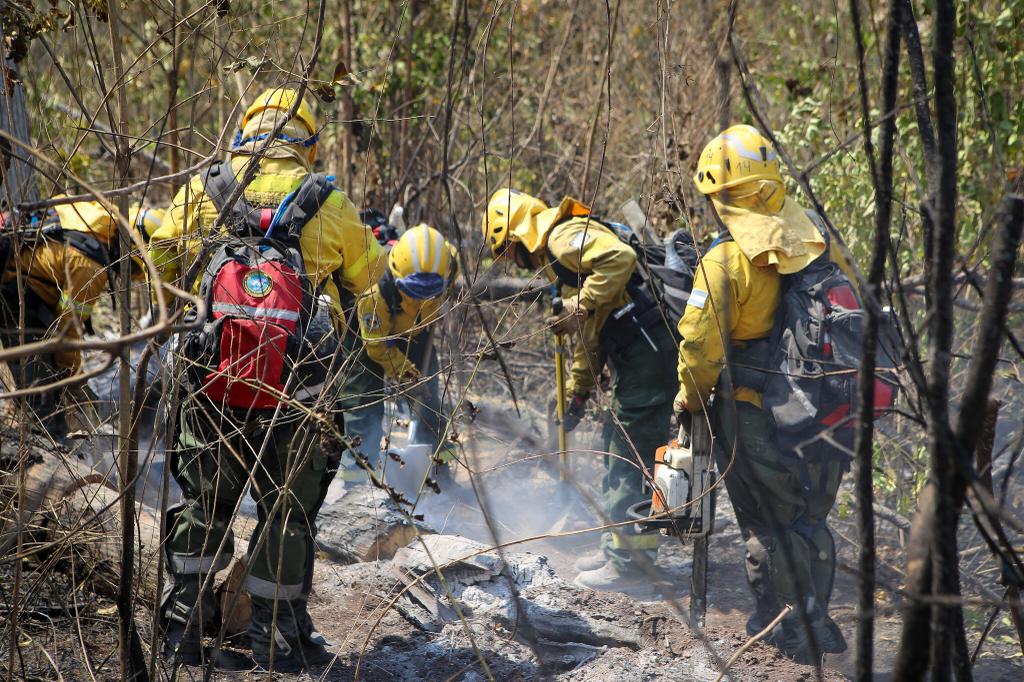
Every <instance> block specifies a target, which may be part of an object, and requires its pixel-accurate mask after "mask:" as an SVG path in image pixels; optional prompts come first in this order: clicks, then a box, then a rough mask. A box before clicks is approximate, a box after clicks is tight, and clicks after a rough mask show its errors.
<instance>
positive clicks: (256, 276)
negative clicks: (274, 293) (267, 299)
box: [242, 270, 274, 298]
mask: <svg viewBox="0 0 1024 682" xmlns="http://www.w3.org/2000/svg"><path fill="white" fill-rule="evenodd" d="M242 286H243V287H245V293H247V294H249V295H250V296H253V297H254V298H263V297H264V296H266V295H267V294H269V293H270V290H271V289H273V288H274V280H272V279H270V275H268V274H267V273H265V272H263V271H262V270H250V271H249V272H248V273H246V275H245V279H244V280H242Z"/></svg>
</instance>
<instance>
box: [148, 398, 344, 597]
mask: <svg viewBox="0 0 1024 682" xmlns="http://www.w3.org/2000/svg"><path fill="white" fill-rule="evenodd" d="M221 412H222V411H221V410H220V409H219V407H215V406H213V405H211V404H209V403H208V402H206V401H204V400H199V399H193V400H189V401H187V402H186V403H184V404H183V406H182V408H181V413H180V429H181V433H180V436H179V438H178V446H179V447H178V449H177V451H176V453H175V454H174V456H173V458H172V472H173V474H174V477H175V480H176V481H177V482H178V484H179V485H180V486H181V488H182V492H183V494H184V501H183V502H182V503H181V504H180V505H178V508H177V509H176V510H175V513H174V515H173V518H169V519H168V532H167V536H166V542H165V547H166V551H167V553H168V556H169V557H170V561H169V567H170V569H171V571H172V572H176V571H177V569H176V567H180V568H181V569H182V570H183V571H184V570H186V569H190V568H193V567H199V568H202V565H204V564H205V562H206V561H207V560H208V559H207V558H208V557H213V556H216V555H217V554H218V548H220V547H221V546H222V545H223V548H222V549H221V551H220V555H221V556H222V557H230V556H231V554H232V552H233V550H234V547H233V544H234V543H233V537H232V535H231V532H230V526H231V522H232V519H233V514H234V510H235V507H236V505H237V503H238V499H239V497H240V496H241V495H242V492H243V491H244V489H245V485H246V483H247V482H248V481H249V480H250V478H251V480H252V482H253V486H252V490H251V494H252V497H253V499H254V500H255V501H256V508H257V513H258V521H257V524H256V528H255V529H254V531H253V536H252V539H251V540H250V543H249V557H248V565H249V571H250V575H251V576H252V577H253V578H255V579H259V580H263V581H267V582H272V583H274V584H275V585H281V586H282V589H285V590H286V591H288V590H292V589H293V588H294V589H297V590H299V591H301V589H302V585H303V584H304V583H305V582H306V581H307V576H308V572H309V571H311V569H312V561H313V534H314V532H315V525H314V523H315V517H316V512H317V511H318V508H319V506H320V504H321V503H322V501H323V489H324V486H325V485H326V484H328V483H329V482H330V478H329V477H328V476H327V475H326V472H327V470H328V466H327V457H326V456H325V455H324V453H323V452H322V451H321V450H320V448H319V444H318V442H315V441H316V439H315V435H316V431H315V430H314V429H312V428H308V427H307V426H306V425H305V424H304V423H303V422H302V421H301V419H302V418H301V416H300V415H288V416H287V417H281V416H279V417H278V419H277V420H276V422H275V423H273V424H271V423H270V421H269V418H266V417H251V418H250V419H249V421H248V422H246V423H243V424H238V423H235V422H234V421H233V420H232V418H231V417H230V416H226V415H222V414H221ZM218 433H220V434H223V437H222V438H219V437H218ZM264 443H265V446H264ZM275 507H276V510H275ZM189 559H191V560H192V563H190V562H189ZM216 563H218V564H219V563H220V561H217V562H216ZM185 574H186V573H184V572H178V575H185ZM295 586H298V587H297V588H296V587H295ZM180 606H181V607H183V608H187V607H188V606H189V605H184V604H183V605H180Z"/></svg>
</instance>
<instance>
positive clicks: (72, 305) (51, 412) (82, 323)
mask: <svg viewBox="0 0 1024 682" xmlns="http://www.w3.org/2000/svg"><path fill="white" fill-rule="evenodd" d="M160 217H161V212H160V211H155V210H142V209H140V208H139V207H138V206H135V207H133V208H132V209H131V212H130V215H129V223H130V224H133V225H135V227H136V229H138V230H139V232H140V233H141V234H142V235H146V234H147V233H148V230H149V229H152V228H153V227H155V226H156V225H158V224H159V221H160ZM15 231H16V232H17V234H16V235H15V234H13V233H14V232H15ZM136 255H137V254H136ZM134 263H135V261H134V260H133V267H132V276H133V277H140V276H141V274H142V271H141V269H140V268H138V267H136V266H135V265H134ZM120 265H121V264H120V238H119V236H118V218H117V215H116V213H115V214H112V213H110V212H108V211H107V209H106V208H104V207H103V206H102V205H101V204H99V203H98V202H95V201H80V202H76V203H73V204H61V205H58V206H56V207H54V208H51V209H49V210H46V211H42V212H39V213H32V214H28V215H11V214H4V215H3V218H2V225H0V272H2V280H0V282H2V283H0V343H2V345H3V347H5V348H12V347H14V346H17V345H19V344H22V343H32V342H35V341H41V340H43V339H46V338H54V337H62V338H63V339H65V340H66V341H77V340H79V339H81V338H82V336H83V333H85V332H90V331H91V330H92V317H91V316H92V310H93V307H94V306H95V304H96V302H97V301H98V300H99V299H100V297H101V296H102V295H103V293H104V292H105V291H110V292H112V291H113V280H114V279H115V278H116V277H117V276H118V274H119V273H120ZM19 284H20V288H21V292H20V297H19ZM22 316H23V320H24V322H23V324H22V322H21V320H22ZM81 363H82V357H81V352H80V351H79V350H77V349H67V348H66V349H61V350H57V351H54V352H48V353H37V354H34V355H31V356H28V357H25V358H20V359H15V360H13V361H9V362H8V363H7V364H8V365H9V367H10V370H11V375H12V377H13V379H14V382H15V384H17V386H18V387H20V388H29V387H33V386H41V385H45V384H50V383H53V382H55V381H59V380H60V379H63V378H66V377H70V376H72V375H74V374H75V373H76V372H78V371H79V369H80V367H81ZM9 388H11V389H13V388H14V387H9ZM94 399H95V396H93V395H92V392H91V391H90V390H89V388H88V385H87V384H82V385H80V386H76V387H69V388H66V389H64V390H57V391H45V392H43V393H38V394H35V395H34V396H31V397H30V398H29V407H30V408H32V410H33V411H34V413H35V418H36V419H38V420H39V423H40V426H41V427H42V428H43V429H44V430H45V431H47V432H48V433H49V434H50V435H51V436H54V437H57V438H60V437H62V436H65V435H67V433H68V432H69V431H76V430H80V429H88V430H91V429H94V428H96V426H98V416H97V414H96V411H95V407H94V406H93V400H94Z"/></svg>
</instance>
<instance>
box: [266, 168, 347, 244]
mask: <svg viewBox="0 0 1024 682" xmlns="http://www.w3.org/2000/svg"><path fill="white" fill-rule="evenodd" d="M335 189H336V188H335V186H334V183H333V182H331V180H330V179H329V178H328V177H327V176H326V175H324V174H323V173H310V174H309V175H307V176H306V177H305V178H303V180H302V184H300V185H299V186H298V188H297V189H296V190H295V191H294V192H292V193H291V194H289V195H288V196H286V197H285V198H284V201H282V202H281V205H280V206H278V207H277V211H275V212H274V216H273V219H272V220H271V223H270V225H269V226H268V227H267V230H266V234H267V236H268V237H271V236H274V232H275V230H280V229H282V226H283V229H285V230H286V232H285V234H283V235H281V236H279V237H277V238H278V239H283V240H285V241H288V242H291V243H293V244H296V243H298V240H299V237H300V236H301V235H302V228H303V227H305V226H306V223H308V222H309V221H310V220H312V219H313V216H315V215H316V214H317V213H319V212H320V209H321V208H322V207H323V205H324V204H325V203H327V199H328V198H329V197H330V196H331V193H332V192H334V190H335Z"/></svg>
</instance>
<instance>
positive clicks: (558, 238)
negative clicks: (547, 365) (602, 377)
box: [545, 216, 636, 394]
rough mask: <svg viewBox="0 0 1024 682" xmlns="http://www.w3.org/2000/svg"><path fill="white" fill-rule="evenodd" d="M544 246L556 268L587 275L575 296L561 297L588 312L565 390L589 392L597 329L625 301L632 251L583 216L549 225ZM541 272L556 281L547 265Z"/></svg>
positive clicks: (596, 370) (596, 360) (595, 369)
mask: <svg viewBox="0 0 1024 682" xmlns="http://www.w3.org/2000/svg"><path fill="white" fill-rule="evenodd" d="M546 246H547V250H548V251H549V252H550V255H551V256H552V257H554V258H555V259H556V260H557V261H558V262H559V263H560V264H561V265H563V266H565V267H566V268H568V269H569V270H572V271H573V272H578V273H581V274H585V275H587V278H586V280H585V281H584V282H583V286H582V287H581V288H580V289H579V291H578V292H577V291H576V290H575V289H572V290H567V291H564V292H563V296H574V297H578V298H579V302H580V305H581V306H583V307H584V308H586V309H587V310H589V311H590V316H589V317H588V318H587V321H586V323H585V324H584V325H583V330H582V338H581V339H579V340H578V342H577V343H576V347H575V349H574V352H573V362H572V368H571V369H570V371H569V376H570V385H569V389H570V390H571V391H572V392H574V393H580V394H584V393H589V392H590V391H591V390H593V388H594V386H595V384H596V378H597V376H598V374H600V372H601V365H600V356H601V347H600V341H599V336H600V333H601V328H602V327H603V326H604V324H605V322H606V321H607V320H608V315H609V314H610V313H611V312H612V311H613V310H615V309H616V308H618V307H620V306H623V305H625V304H626V303H628V302H629V295H628V294H627V293H626V285H627V284H628V283H629V280H630V278H631V277H632V276H633V271H634V269H635V268H636V252H635V251H633V249H632V248H630V247H629V246H628V245H626V244H624V243H623V242H622V241H621V240H619V238H618V237H617V236H616V235H615V233H614V232H613V231H612V230H611V229H610V228H608V227H606V226H604V225H602V224H601V223H599V222H597V221H596V220H592V219H589V220H588V219H587V218H586V217H582V216H577V217H572V218H570V219H568V220H566V221H564V222H560V223H558V224H556V225H553V226H552V227H551V228H550V230H549V231H548V233H547V243H546ZM545 272H546V274H547V276H548V279H549V280H550V281H552V282H556V281H558V277H557V276H556V275H555V272H554V270H552V269H551V267H550V265H549V266H548V267H546V268H545Z"/></svg>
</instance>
